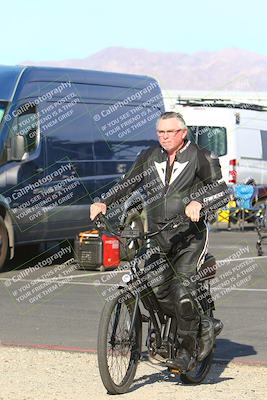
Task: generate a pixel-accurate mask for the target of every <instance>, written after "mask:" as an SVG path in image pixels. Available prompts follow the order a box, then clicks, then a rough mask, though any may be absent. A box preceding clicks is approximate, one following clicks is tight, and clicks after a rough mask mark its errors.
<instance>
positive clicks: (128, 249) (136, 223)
mask: <svg viewBox="0 0 267 400" xmlns="http://www.w3.org/2000/svg"><path fill="white" fill-rule="evenodd" d="M125 227H131V228H134V229H138V230H139V232H140V233H141V234H143V233H144V226H143V222H142V218H141V216H140V214H139V213H138V212H130V213H129V215H128V216H127V218H126V221H125ZM127 240H128V239H125V238H121V246H120V248H121V252H120V253H121V254H120V256H121V260H127V261H131V260H132V259H133V258H134V256H135V251H136V242H134V241H132V242H130V243H129V244H128V245H127V246H126V242H127ZM137 242H138V245H137V247H138V248H141V247H143V245H144V242H143V240H140V239H138V240H137Z"/></svg>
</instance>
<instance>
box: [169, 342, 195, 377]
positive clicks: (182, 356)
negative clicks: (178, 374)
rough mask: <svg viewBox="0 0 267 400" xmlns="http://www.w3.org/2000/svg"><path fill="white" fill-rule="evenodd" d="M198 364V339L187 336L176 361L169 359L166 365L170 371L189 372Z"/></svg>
mask: <svg viewBox="0 0 267 400" xmlns="http://www.w3.org/2000/svg"><path fill="white" fill-rule="evenodd" d="M195 363H196V339H195V337H190V336H186V337H185V338H184V339H183V342H182V344H181V347H180V349H179V350H178V351H177V354H176V357H175V358H174V359H168V360H167V361H166V365H167V366H168V367H169V368H170V369H177V370H180V371H184V372H185V371H189V370H190V369H191V368H193V367H194V365H195Z"/></svg>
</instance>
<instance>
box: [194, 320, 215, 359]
mask: <svg viewBox="0 0 267 400" xmlns="http://www.w3.org/2000/svg"><path fill="white" fill-rule="evenodd" d="M214 342H215V332H214V324H213V321H212V318H209V317H207V316H202V317H201V322H200V339H199V352H198V356H197V361H203V360H204V358H206V357H207V355H208V354H209V353H210V351H211V350H212V348H213V346H214Z"/></svg>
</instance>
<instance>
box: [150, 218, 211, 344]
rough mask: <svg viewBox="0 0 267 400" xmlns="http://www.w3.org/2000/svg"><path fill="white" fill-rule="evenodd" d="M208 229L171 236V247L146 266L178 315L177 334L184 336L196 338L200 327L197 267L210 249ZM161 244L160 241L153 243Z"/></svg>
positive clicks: (167, 307)
mask: <svg viewBox="0 0 267 400" xmlns="http://www.w3.org/2000/svg"><path fill="white" fill-rule="evenodd" d="M207 239H208V232H207V228H206V226H203V229H202V230H196V231H194V232H192V231H191V232H183V233H181V234H176V235H175V240H173V237H172V238H170V240H171V241H173V244H172V246H171V250H169V251H168V253H167V254H166V253H165V254H154V255H152V256H151V258H150V259H149V260H147V262H146V265H145V269H146V270H147V271H148V274H150V275H149V279H150V280H152V279H153V281H154V283H153V284H152V285H151V286H152V287H153V290H154V292H155V294H156V297H157V299H158V301H159V303H160V305H161V307H162V309H163V311H164V312H165V313H167V314H168V315H171V316H176V320H177V333H178V334H179V336H181V337H182V338H186V337H191V338H195V337H196V335H197V333H198V330H199V322H200V310H199V305H198V303H197V301H196V299H195V296H196V293H197V280H196V277H195V273H196V270H197V266H198V265H199V263H200V262H201V260H203V258H204V256H205V253H206V251H207V242H208V240H207ZM155 245H157V243H156V242H154V243H153V245H152V248H153V246H155Z"/></svg>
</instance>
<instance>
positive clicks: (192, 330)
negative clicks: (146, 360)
mask: <svg viewBox="0 0 267 400" xmlns="http://www.w3.org/2000/svg"><path fill="white" fill-rule="evenodd" d="M207 235H208V232H207V229H203V230H202V231H198V232H196V233H194V234H191V235H188V236H187V237H184V238H183V239H182V240H181V241H180V242H179V243H177V245H176V246H174V247H173V249H172V254H171V255H170V258H171V264H172V267H173V270H174V277H173V280H172V284H171V288H170V292H171V293H173V295H174V296H173V297H174V299H175V305H176V307H175V315H176V319H177V333H178V335H179V337H181V338H182V342H181V349H180V351H179V352H178V354H177V358H176V359H175V360H174V361H170V362H169V363H168V365H169V364H170V365H169V366H173V367H175V366H176V367H178V366H180V367H181V368H182V369H187V367H188V366H189V364H190V360H191V357H194V356H195V355H196V343H197V341H196V339H197V336H198V333H199V331H200V322H201V328H202V326H203V323H204V320H203V321H201V308H200V305H199V303H198V301H197V299H196V298H197V293H198V292H197V286H198V285H197V279H196V275H195V274H196V270H197V267H198V265H199V263H200V261H201V259H202V258H203V257H204V255H205V253H206V251H207V244H208V236H207ZM205 324H206V325H209V326H207V327H206V325H205ZM205 324H204V325H205V327H206V330H205V332H204V331H203V334H204V333H205V350H206V351H207V349H208V350H209V349H210V348H211V347H212V345H213V340H214V332H213V325H212V324H209V321H208V322H207V321H206V322H205ZM203 351H204V350H203Z"/></svg>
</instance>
